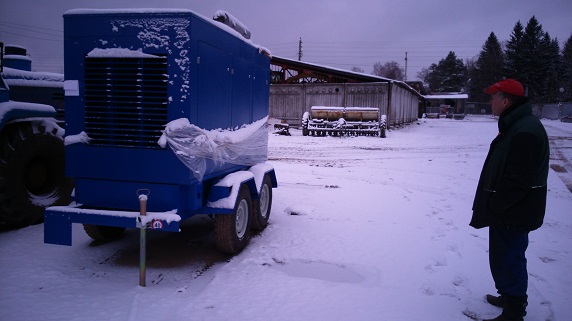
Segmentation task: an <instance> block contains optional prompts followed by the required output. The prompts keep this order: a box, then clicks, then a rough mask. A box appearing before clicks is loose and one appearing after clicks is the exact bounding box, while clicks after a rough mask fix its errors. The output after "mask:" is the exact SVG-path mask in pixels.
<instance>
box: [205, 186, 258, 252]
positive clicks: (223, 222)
mask: <svg viewBox="0 0 572 321" xmlns="http://www.w3.org/2000/svg"><path fill="white" fill-rule="evenodd" d="M251 211H252V198H251V196H250V190H249V188H248V186H246V185H245V184H242V185H241V186H240V190H239V191H238V197H237V198H236V203H235V205H234V210H233V213H232V214H220V215H217V216H216V219H215V226H214V231H215V240H216V245H217V247H218V249H219V250H220V251H221V252H224V253H228V254H237V253H240V251H242V250H243V249H244V247H245V246H246V244H247V243H248V240H249V238H250V223H251V217H252V214H251Z"/></svg>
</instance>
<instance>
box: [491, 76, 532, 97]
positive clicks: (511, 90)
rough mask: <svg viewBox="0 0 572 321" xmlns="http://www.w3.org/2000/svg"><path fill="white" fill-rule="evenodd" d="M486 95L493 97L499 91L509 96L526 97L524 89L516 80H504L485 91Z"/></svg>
mask: <svg viewBox="0 0 572 321" xmlns="http://www.w3.org/2000/svg"><path fill="white" fill-rule="evenodd" d="M483 91H484V92H485V93H486V94H489V95H492V94H494V93H497V92H499V91H502V92H503V93H507V94H513V95H515V96H522V97H524V87H522V84H521V83H519V82H518V81H516V80H514V79H508V78H507V79H503V80H501V81H499V82H497V83H495V84H494V85H492V86H490V87H487V88H485V89H483Z"/></svg>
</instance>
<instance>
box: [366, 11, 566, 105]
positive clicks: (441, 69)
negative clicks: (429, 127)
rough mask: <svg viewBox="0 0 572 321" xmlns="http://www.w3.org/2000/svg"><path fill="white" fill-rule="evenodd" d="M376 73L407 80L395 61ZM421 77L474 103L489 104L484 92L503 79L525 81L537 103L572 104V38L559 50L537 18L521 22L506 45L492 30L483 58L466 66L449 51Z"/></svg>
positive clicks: (428, 86) (376, 66) (430, 88)
mask: <svg viewBox="0 0 572 321" xmlns="http://www.w3.org/2000/svg"><path fill="white" fill-rule="evenodd" d="M373 74H375V75H378V76H382V77H387V78H392V79H396V80H403V70H402V69H401V68H400V67H399V65H398V64H397V63H396V62H393V61H392V62H389V63H386V64H383V65H382V64H381V63H376V64H374V71H373ZM390 76H394V77H390ZM399 77H401V78H399ZM417 78H419V79H421V80H422V81H423V82H424V85H425V87H426V89H427V90H428V91H429V92H465V93H467V94H468V95H469V101H475V102H487V101H488V100H489V97H488V95H486V94H484V93H483V92H482V89H483V88H485V87H487V86H489V85H491V84H493V83H495V82H497V81H498V80H500V79H503V78H513V79H516V80H518V81H520V82H521V83H522V84H523V85H524V86H525V90H526V92H527V95H528V97H530V99H531V100H532V101H533V102H538V103H556V102H561V101H572V34H571V35H570V37H569V38H568V40H567V41H566V43H565V44H564V47H563V49H562V50H560V45H559V43H558V40H557V39H556V38H554V39H553V38H552V37H551V36H550V34H549V33H548V32H546V31H544V30H542V25H541V24H540V23H539V22H538V20H537V19H536V17H534V16H533V17H532V18H530V20H529V21H528V23H527V24H526V27H523V25H522V24H521V22H520V21H518V22H517V23H516V24H515V26H514V28H513V30H512V33H511V36H510V39H509V40H508V41H507V42H506V43H504V44H501V43H500V42H499V40H498V38H497V37H496V35H495V34H494V32H491V33H490V35H489V37H488V38H487V40H486V41H485V43H484V45H483V47H482V50H481V51H480V53H479V55H478V57H476V58H473V59H467V60H466V61H465V62H463V60H462V59H459V58H457V56H456V55H455V52H454V51H450V52H449V54H448V55H447V56H446V57H445V58H443V59H441V60H440V61H439V62H438V63H433V64H431V66H429V67H428V68H423V69H422V70H421V71H420V72H419V73H418V74H417Z"/></svg>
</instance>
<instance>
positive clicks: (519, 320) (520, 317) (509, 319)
mask: <svg viewBox="0 0 572 321" xmlns="http://www.w3.org/2000/svg"><path fill="white" fill-rule="evenodd" d="M502 298H503V299H504V307H503V310H502V314H501V315H499V316H498V317H496V318H494V319H489V320H483V321H524V316H525V315H526V306H527V305H528V303H527V301H526V299H527V297H526V296H510V295H506V296H502ZM491 304H492V303H491Z"/></svg>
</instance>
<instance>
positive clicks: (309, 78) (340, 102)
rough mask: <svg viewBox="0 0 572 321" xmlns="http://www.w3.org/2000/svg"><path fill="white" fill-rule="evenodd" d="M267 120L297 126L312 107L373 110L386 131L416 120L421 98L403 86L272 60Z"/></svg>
mask: <svg viewBox="0 0 572 321" xmlns="http://www.w3.org/2000/svg"><path fill="white" fill-rule="evenodd" d="M270 64H271V72H272V76H271V81H272V85H271V87H270V117H273V118H276V119H280V120H282V121H283V122H286V123H288V124H291V125H299V124H300V121H301V118H302V114H304V112H306V111H309V110H310V108H311V107H312V106H335V107H375V108H379V110H380V115H386V116H387V125H388V126H389V127H392V126H398V125H403V124H407V123H410V122H413V121H416V120H417V119H418V111H419V101H420V99H422V96H421V95H420V94H419V93H418V92H417V91H416V90H415V89H413V88H412V87H410V86H409V85H407V84H406V83H405V82H402V81H397V80H392V79H388V78H383V77H378V76H374V75H368V74H363V73H356V72H351V71H346V70H340V69H335V68H330V67H325V66H320V65H316V64H310V63H305V62H301V61H296V60H290V59H286V58H281V57H276V56H274V57H272V59H271V61H270Z"/></svg>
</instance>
